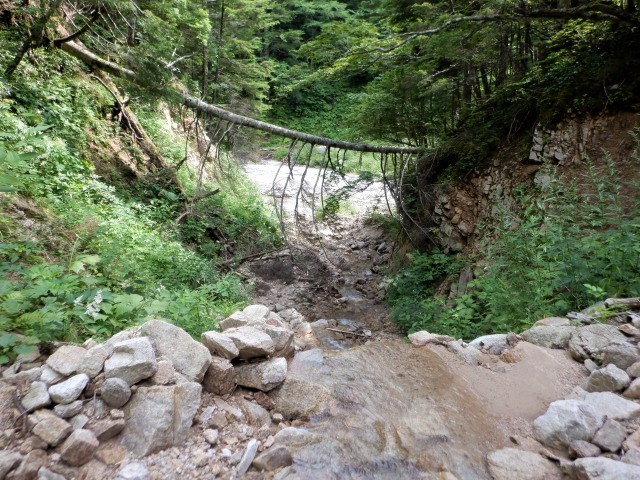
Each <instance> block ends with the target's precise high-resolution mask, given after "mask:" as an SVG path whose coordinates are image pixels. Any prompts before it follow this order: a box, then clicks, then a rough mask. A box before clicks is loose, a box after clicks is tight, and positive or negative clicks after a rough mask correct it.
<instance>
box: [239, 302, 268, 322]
mask: <svg viewBox="0 0 640 480" xmlns="http://www.w3.org/2000/svg"><path fill="white" fill-rule="evenodd" d="M270 312H271V311H270V310H269V308H268V307H266V306H264V305H259V304H256V305H249V306H248V307H246V308H245V309H244V310H242V313H244V315H245V317H247V319H249V321H250V322H252V323H253V322H260V323H264V322H266V320H267V317H268V316H269V313H270Z"/></svg>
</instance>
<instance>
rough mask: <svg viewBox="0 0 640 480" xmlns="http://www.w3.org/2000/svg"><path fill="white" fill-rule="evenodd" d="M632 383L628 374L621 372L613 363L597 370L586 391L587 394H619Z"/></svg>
mask: <svg viewBox="0 0 640 480" xmlns="http://www.w3.org/2000/svg"><path fill="white" fill-rule="evenodd" d="M629 383H631V379H630V378H629V375H627V372H625V371H624V370H620V369H619V368H618V367H616V366H615V365H614V364H613V363H610V364H609V365H607V366H606V367H604V368H601V369H599V370H595V371H593V372H592V373H591V375H589V378H588V379H587V383H586V385H585V387H584V389H585V390H586V391H587V392H619V391H621V390H624V389H625V388H627V387H628V386H629Z"/></svg>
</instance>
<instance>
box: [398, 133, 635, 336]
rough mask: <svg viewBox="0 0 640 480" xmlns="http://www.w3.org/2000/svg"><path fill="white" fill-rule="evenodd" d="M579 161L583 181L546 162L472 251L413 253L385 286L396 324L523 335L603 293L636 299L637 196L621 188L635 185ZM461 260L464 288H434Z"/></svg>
mask: <svg viewBox="0 0 640 480" xmlns="http://www.w3.org/2000/svg"><path fill="white" fill-rule="evenodd" d="M634 135H635V138H636V141H637V140H638V136H637V132H635V134H634ZM637 143H638V142H637ZM638 146H639V147H640V143H638ZM639 152H640V150H636V151H635V152H634V153H633V154H632V158H633V160H634V161H635V162H636V163H635V166H634V167H632V168H638V166H640V154H639ZM585 165H586V169H585V172H584V174H583V176H584V178H581V179H574V180H573V181H567V180H566V179H564V180H563V179H561V178H560V176H559V173H558V172H557V171H556V170H555V169H554V168H552V167H548V171H547V172H546V175H545V176H544V178H547V179H548V181H547V182H545V183H543V184H542V185H538V186H536V187H535V188H534V189H525V188H524V187H523V188H522V189H521V190H520V191H517V192H516V200H517V203H516V205H515V206H514V207H513V208H511V209H507V208H506V207H502V208H501V209H500V210H499V211H498V212H497V215H496V217H495V218H494V221H493V222H492V223H491V224H488V225H484V226H483V230H482V234H481V238H482V239H483V243H482V244H481V245H480V247H479V249H478V252H477V254H476V255H474V256H472V257H466V258H465V257H463V256H462V255H458V256H455V257H451V256H448V255H445V254H444V253H442V252H440V251H437V250H433V251H431V252H427V253H413V254H411V259H412V262H411V264H410V265H409V266H408V267H407V268H406V269H404V270H402V271H401V272H400V273H399V274H398V275H396V276H395V278H394V279H393V282H392V283H391V288H390V290H389V296H388V298H389V301H390V303H391V305H392V307H393V318H394V320H395V321H396V322H397V323H398V324H399V325H400V326H401V327H402V328H403V329H405V330H406V331H409V332H412V331H417V330H422V329H426V330H428V331H430V332H435V333H442V334H449V335H453V336H455V337H456V338H464V339H467V340H469V339H472V338H474V337H477V336H479V335H483V334H489V333H501V332H509V331H521V330H524V329H526V328H528V327H530V326H531V325H532V324H533V323H534V322H535V321H537V320H539V319H540V318H543V317H545V316H554V315H564V314H565V313H566V312H568V311H575V310H580V309H583V308H585V307H587V306H589V305H590V304H593V303H594V302H596V301H600V300H604V299H605V298H607V297H624V296H640V199H639V198H638V197H637V196H635V197H633V196H627V195H626V194H624V193H623V192H625V191H626V192H634V191H636V192H637V191H638V187H639V186H638V185H637V183H636V184H634V185H629V186H628V187H631V188H626V189H625V188H624V182H625V180H624V176H623V175H621V174H620V172H618V171H617V166H618V165H619V162H617V161H615V160H614V159H612V158H611V157H605V162H604V165H603V166H601V167H599V168H598V167H596V166H595V164H594V163H592V162H590V161H589V159H585ZM464 265H472V266H473V267H472V268H474V269H475V272H473V274H474V276H475V279H474V280H473V281H471V282H470V283H469V284H468V288H467V290H466V293H463V294H459V295H457V296H454V297H453V298H451V297H449V296H447V295H443V294H441V293H440V290H438V287H439V285H440V284H441V283H442V281H443V279H445V278H449V279H454V280H455V278H457V276H458V274H459V273H460V272H461V269H462V268H463V266H464ZM447 293H448V292H447Z"/></svg>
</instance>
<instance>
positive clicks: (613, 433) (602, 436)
mask: <svg viewBox="0 0 640 480" xmlns="http://www.w3.org/2000/svg"><path fill="white" fill-rule="evenodd" d="M625 438H627V429H626V428H625V427H624V426H623V425H622V424H621V423H620V422H617V421H616V420H611V419H608V420H607V421H605V422H604V425H602V427H600V429H599V430H598V431H597V432H596V434H595V436H594V437H593V440H592V441H593V444H594V445H597V446H598V447H600V448H602V449H603V450H606V451H609V452H617V451H618V450H620V447H622V442H624V439H625Z"/></svg>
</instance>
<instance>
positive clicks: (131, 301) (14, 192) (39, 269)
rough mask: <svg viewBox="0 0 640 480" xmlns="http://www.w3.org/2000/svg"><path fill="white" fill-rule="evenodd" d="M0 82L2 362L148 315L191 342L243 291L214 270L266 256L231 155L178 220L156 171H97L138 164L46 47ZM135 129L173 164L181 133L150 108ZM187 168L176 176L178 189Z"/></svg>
mask: <svg viewBox="0 0 640 480" xmlns="http://www.w3.org/2000/svg"><path fill="white" fill-rule="evenodd" d="M0 82H1V84H0V88H1V91H2V96H1V97H0V132H1V136H0V188H1V189H2V192H4V193H0V209H1V211H2V216H1V217H0V363H3V362H7V361H9V360H10V359H11V358H13V356H14V355H15V354H17V353H20V352H22V351H24V350H25V349H28V348H29V346H30V345H33V344H36V343H39V342H42V341H53V340H64V341H78V340H82V339H84V338H86V337H89V336H94V337H105V336H108V335H111V334H112V333H114V332H116V331H118V330H121V329H123V328H126V327H128V326H131V325H135V324H137V323H139V322H141V321H143V320H144V319H146V318H151V317H154V318H164V319H167V320H169V321H171V322H173V323H175V324H177V325H179V326H181V327H183V328H185V329H186V330H187V331H189V332H190V333H192V334H194V335H197V334H199V333H200V332H201V331H203V330H206V329H211V328H213V327H214V326H215V324H216V322H217V320H219V319H221V318H222V317H223V316H224V315H226V314H228V313H230V312H231V311H233V310H234V309H236V308H238V307H239V306H241V305H243V304H245V303H246V302H247V301H248V298H249V297H248V290H247V289H248V288H250V287H249V286H247V285H244V284H243V283H242V282H241V279H240V278H239V277H237V276H235V275H231V274H224V273H221V271H220V270H219V269H218V268H217V264H218V263H220V262H221V261H227V260H228V258H229V257H233V256H236V257H241V256H243V255H246V254H250V253H255V252H256V251H260V249H266V248H272V246H273V245H274V244H275V243H277V242H279V235H278V231H277V228H276V224H275V222H274V221H273V219H271V218H269V217H268V215H267V214H266V213H265V211H264V210H263V209H262V205H261V202H260V197H259V195H258V194H257V192H255V191H253V189H252V188H251V187H250V186H249V185H247V184H246V182H244V181H243V180H242V179H241V177H240V176H239V175H238V173H237V172H234V168H235V167H234V165H233V162H232V160H231V159H227V163H228V165H226V167H225V175H224V178H223V177H222V176H219V179H218V180H216V181H213V180H209V181H208V184H205V185H203V188H204V189H211V190H212V189H214V188H219V189H220V192H219V193H218V194H216V195H213V196H210V197H208V198H206V199H205V200H203V201H202V202H197V203H195V204H193V205H191V206H190V208H191V210H190V214H189V215H187V216H186V217H184V218H183V220H182V221H180V222H176V219H177V218H178V217H179V216H180V214H181V212H183V210H184V208H185V204H186V199H185V198H183V197H182V196H181V194H180V192H179V190H177V189H176V188H174V187H172V186H171V185H169V184H167V182H166V181H165V180H166V179H163V178H162V176H161V175H160V176H157V177H156V176H152V175H147V176H146V178H142V179H135V178H134V179H132V178H126V176H124V177H123V176H118V175H117V174H115V175H114V177H113V178H110V179H109V182H110V183H107V180H106V179H105V178H102V177H99V176H98V175H96V173H95V171H94V167H93V165H94V164H101V165H104V164H105V163H106V164H108V163H110V162H111V163H113V162H115V158H116V157H117V154H118V151H117V150H118V149H125V150H126V151H127V153H128V155H130V157H131V158H133V159H135V161H136V162H139V163H140V164H142V163H143V162H144V161H145V159H144V157H143V156H142V154H141V152H140V151H139V150H138V149H137V147H136V145H135V143H132V142H131V137H130V135H128V134H126V133H124V132H123V131H122V130H121V129H120V127H119V126H118V124H117V123H112V122H109V121H108V117H109V112H110V109H111V105H112V102H113V100H112V98H111V97H110V95H109V93H108V92H106V91H105V90H104V89H103V87H102V86H101V85H100V84H99V83H97V82H95V81H93V80H92V79H91V78H90V77H89V76H86V75H84V74H82V73H81V72H80V68H79V67H78V65H76V63H75V62H74V61H73V60H69V59H68V58H65V57H64V56H63V54H56V53H55V52H52V53H47V54H46V55H41V56H40V57H39V62H38V64H37V65H33V64H30V63H27V62H25V63H23V65H22V66H21V71H20V75H16V76H15V77H14V79H13V80H12V81H11V82H9V81H7V80H4V79H0ZM141 121H142V122H143V123H144V124H145V127H146V128H147V129H148V131H149V133H150V134H151V136H152V138H153V139H154V141H155V142H156V143H157V145H158V146H159V147H160V148H161V150H162V152H163V154H164V156H165V159H166V161H167V162H168V163H169V164H170V165H172V164H177V163H178V161H179V160H181V159H182V157H183V156H184V154H185V141H184V138H182V137H181V136H180V135H178V134H177V133H176V132H173V131H170V130H168V129H167V127H166V126H165V125H164V123H163V120H162V117H161V115H160V114H159V112H158V109H157V106H156V105H145V106H144V109H143V110H142V115H141ZM114 170H117V169H114ZM194 170H195V168H193V169H190V168H188V166H184V167H182V168H181V170H179V172H178V174H179V177H180V179H181V181H182V183H183V185H184V186H185V190H186V193H185V195H193V192H194V189H195V177H196V175H195V171H194Z"/></svg>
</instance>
